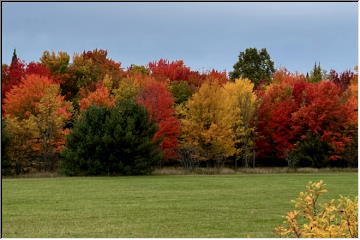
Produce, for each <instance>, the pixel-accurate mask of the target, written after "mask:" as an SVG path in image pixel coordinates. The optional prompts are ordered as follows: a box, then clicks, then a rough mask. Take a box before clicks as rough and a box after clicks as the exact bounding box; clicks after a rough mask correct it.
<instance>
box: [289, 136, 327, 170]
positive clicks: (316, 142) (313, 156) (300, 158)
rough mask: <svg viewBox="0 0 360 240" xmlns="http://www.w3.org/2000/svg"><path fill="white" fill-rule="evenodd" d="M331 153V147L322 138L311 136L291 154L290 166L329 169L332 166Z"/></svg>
mask: <svg viewBox="0 0 360 240" xmlns="http://www.w3.org/2000/svg"><path fill="white" fill-rule="evenodd" d="M331 152H332V151H331V147H330V145H329V144H328V143H327V142H325V141H322V140H321V138H320V136H309V137H308V138H307V139H306V140H304V141H302V142H301V143H300V144H299V145H298V146H297V147H296V149H295V150H293V151H292V152H291V153H290V154H289V156H288V157H287V160H288V165H289V166H290V167H314V168H321V167H327V166H329V164H330V162H329V156H330V155H331Z"/></svg>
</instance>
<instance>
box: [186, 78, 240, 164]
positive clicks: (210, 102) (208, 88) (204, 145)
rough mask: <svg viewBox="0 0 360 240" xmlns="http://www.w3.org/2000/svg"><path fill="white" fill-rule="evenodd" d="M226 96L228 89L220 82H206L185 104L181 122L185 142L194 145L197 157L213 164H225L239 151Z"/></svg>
mask: <svg viewBox="0 0 360 240" xmlns="http://www.w3.org/2000/svg"><path fill="white" fill-rule="evenodd" d="M220 99H221V101H220ZM223 99H225V92H224V91H223V89H222V88H221V87H219V85H218V84H211V83H204V84H203V85H202V86H201V88H200V89H199V92H197V93H195V94H194V95H193V96H192V97H191V99H189V101H188V102H187V103H186V107H185V110H184V115H185V117H184V119H182V121H181V122H182V132H183V139H184V142H185V143H186V144H191V145H192V146H194V148H195V151H196V157H197V158H198V159H201V160H210V162H213V163H214V166H222V164H223V163H224V160H225V158H226V157H229V156H232V155H234V154H235V153H236V148H235V142H234V141H235V140H234V135H233V131H232V121H233V115H232V114H231V112H230V111H228V109H229V108H230V106H231V103H230V102H229V101H224V100H223Z"/></svg>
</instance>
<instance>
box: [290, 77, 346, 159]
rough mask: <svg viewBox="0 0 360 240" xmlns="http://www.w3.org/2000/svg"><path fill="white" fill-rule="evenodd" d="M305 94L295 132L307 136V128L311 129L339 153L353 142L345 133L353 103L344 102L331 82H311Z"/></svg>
mask: <svg viewBox="0 0 360 240" xmlns="http://www.w3.org/2000/svg"><path fill="white" fill-rule="evenodd" d="M304 97H305V104H304V105H303V106H301V108H300V109H299V110H298V111H297V112H296V113H294V114H293V118H292V120H293V130H294V131H295V134H299V135H303V136H304V135H305V133H304V131H311V133H312V134H313V135H320V136H321V138H322V140H324V141H327V142H329V143H330V144H331V146H332V147H333V148H334V150H335V152H337V153H339V152H340V151H342V150H343V149H344V147H345V145H346V144H347V143H349V142H350V141H351V137H348V136H347V134H346V130H347V128H348V127H349V123H350V120H351V119H350V118H351V116H352V115H353V113H352V112H353V110H352V108H351V106H350V105H348V104H346V103H344V101H343V99H342V96H341V90H340V89H339V88H338V87H337V86H336V85H335V84H333V83H331V82H324V81H322V82H319V83H315V84H309V85H308V86H307V87H306V88H305V89H304Z"/></svg>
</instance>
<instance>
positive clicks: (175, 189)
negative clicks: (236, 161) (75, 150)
mask: <svg viewBox="0 0 360 240" xmlns="http://www.w3.org/2000/svg"><path fill="white" fill-rule="evenodd" d="M320 179H322V180H324V181H325V183H326V184H327V189H328V190H329V193H327V194H325V196H324V198H323V199H330V198H335V197H337V196H338V195H339V194H342V195H345V196H350V195H357V189H358V187H357V173H327V174H258V175H257V174H239V175H213V176H206V175H203V176H191V175H190V176H188V175H187V176H145V177H73V178H65V177H63V178H36V179H34V178H29V179H3V182H2V189H3V196H2V210H3V213H2V230H3V237H34V238H35V237H64V238H69V237H71V238H75V237H97V238H100V237H113V238H117V237H155V238H160V237H217V238H222V237H275V235H274V234H273V232H272V231H273V229H274V227H275V226H276V225H278V224H280V223H281V222H282V218H281V216H282V215H284V214H285V213H286V212H287V211H288V210H290V209H292V208H293V206H292V204H291V203H290V200H291V199H294V198H296V197H297V195H298V193H299V192H300V191H303V190H304V187H305V185H306V184H307V182H308V181H315V180H320Z"/></svg>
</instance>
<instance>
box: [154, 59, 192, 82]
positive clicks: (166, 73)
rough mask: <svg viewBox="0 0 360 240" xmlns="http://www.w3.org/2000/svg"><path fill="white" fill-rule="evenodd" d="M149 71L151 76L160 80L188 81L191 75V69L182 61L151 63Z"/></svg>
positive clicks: (162, 60) (161, 60) (163, 60)
mask: <svg viewBox="0 0 360 240" xmlns="http://www.w3.org/2000/svg"><path fill="white" fill-rule="evenodd" d="M149 69H150V71H151V75H152V76H154V77H155V78H157V79H160V80H165V79H169V80H170V81H187V80H188V79H189V76H190V74H191V70H190V68H189V67H187V66H185V65H184V62H183V61H181V60H179V61H173V62H170V61H168V60H165V59H160V60H159V61H157V62H156V61H155V62H150V63H149Z"/></svg>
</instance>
